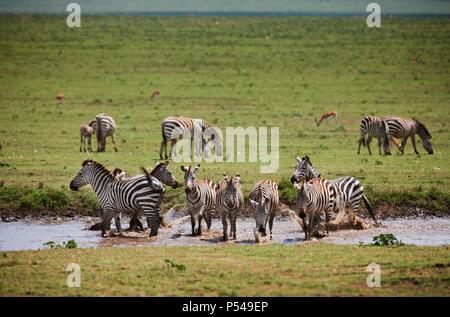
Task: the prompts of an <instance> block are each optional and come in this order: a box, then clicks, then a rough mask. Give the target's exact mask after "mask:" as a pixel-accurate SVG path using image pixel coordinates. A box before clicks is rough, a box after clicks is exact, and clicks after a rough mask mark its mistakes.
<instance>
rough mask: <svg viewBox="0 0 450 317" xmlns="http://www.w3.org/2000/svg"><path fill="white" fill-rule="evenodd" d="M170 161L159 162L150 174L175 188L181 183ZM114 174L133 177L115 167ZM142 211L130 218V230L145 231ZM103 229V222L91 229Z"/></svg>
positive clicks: (123, 177)
mask: <svg viewBox="0 0 450 317" xmlns="http://www.w3.org/2000/svg"><path fill="white" fill-rule="evenodd" d="M168 165H169V161H165V162H160V163H158V164H157V165H156V166H155V168H153V170H152V171H151V172H150V175H151V176H152V177H154V178H156V179H157V180H158V181H159V182H161V183H163V184H164V185H167V186H170V187H171V188H173V189H175V188H178V186H179V183H178V181H177V179H176V178H175V176H174V175H173V173H172V171H171V170H170V169H169V168H168ZM112 174H113V176H114V177H115V178H116V179H117V180H127V179H132V178H133V177H130V176H128V173H127V172H126V171H124V170H122V169H120V168H115V169H114V170H113V173H112ZM141 176H142V174H140V175H136V176H134V177H141ZM139 217H140V213H135V214H133V215H132V218H131V220H130V227H129V229H128V230H129V231H135V230H136V228H137V229H138V230H139V231H144V226H143V224H142V223H141V221H140V220H139ZM100 229H101V223H96V224H94V225H92V226H91V227H90V228H89V230H100Z"/></svg>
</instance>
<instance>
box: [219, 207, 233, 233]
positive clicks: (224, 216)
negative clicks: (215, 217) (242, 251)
mask: <svg viewBox="0 0 450 317" xmlns="http://www.w3.org/2000/svg"><path fill="white" fill-rule="evenodd" d="M221 214H222V226H223V241H228V223H227V212H226V211H225V210H222V212H221ZM230 220H231V219H230ZM230 235H231V233H230Z"/></svg>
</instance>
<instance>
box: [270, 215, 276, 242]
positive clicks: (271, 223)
mask: <svg viewBox="0 0 450 317" xmlns="http://www.w3.org/2000/svg"><path fill="white" fill-rule="evenodd" d="M274 218H275V215H270V216H269V232H270V240H272V227H273V219H274Z"/></svg>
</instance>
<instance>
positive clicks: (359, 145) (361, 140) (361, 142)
mask: <svg viewBox="0 0 450 317" xmlns="http://www.w3.org/2000/svg"><path fill="white" fill-rule="evenodd" d="M363 143H364V138H361V139H359V141H358V152H357V154H358V155H359V153H360V150H361V144H363Z"/></svg>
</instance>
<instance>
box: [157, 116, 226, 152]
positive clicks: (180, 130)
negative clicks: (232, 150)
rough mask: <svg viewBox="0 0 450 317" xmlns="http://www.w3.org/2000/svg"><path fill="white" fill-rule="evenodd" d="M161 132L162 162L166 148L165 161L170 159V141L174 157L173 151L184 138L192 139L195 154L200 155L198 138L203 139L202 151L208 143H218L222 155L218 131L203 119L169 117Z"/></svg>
mask: <svg viewBox="0 0 450 317" xmlns="http://www.w3.org/2000/svg"><path fill="white" fill-rule="evenodd" d="M161 132H162V141H161V146H160V149H159V157H160V159H161V160H162V159H163V157H162V153H163V148H164V154H165V159H166V160H167V159H168V156H167V143H168V142H169V141H170V142H171V144H170V156H172V150H173V147H174V146H175V144H176V143H177V141H178V140H179V139H182V138H184V137H188V136H189V137H190V140H191V142H192V141H194V146H195V153H196V154H199V153H200V149H199V146H200V145H199V144H198V141H199V140H198V139H196V138H198V136H200V135H201V136H202V137H201V142H202V143H201V146H202V149H203V148H204V147H205V145H206V144H207V143H208V141H209V140H212V141H214V142H218V145H219V146H218V147H216V149H218V154H219V155H221V151H222V150H221V145H220V142H221V140H220V138H219V136H218V134H217V131H216V130H215V129H214V128H213V127H211V125H210V124H209V123H207V122H206V121H204V120H203V119H192V118H187V117H167V118H165V119H164V120H163V122H162V123H161Z"/></svg>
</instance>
